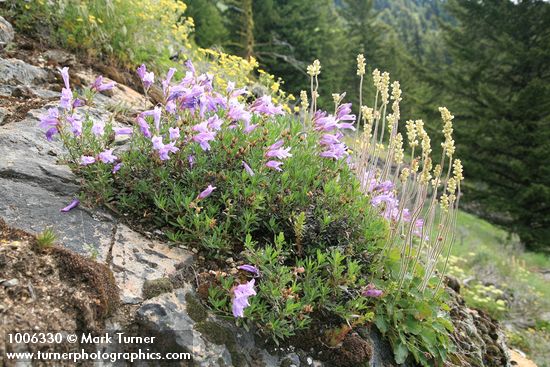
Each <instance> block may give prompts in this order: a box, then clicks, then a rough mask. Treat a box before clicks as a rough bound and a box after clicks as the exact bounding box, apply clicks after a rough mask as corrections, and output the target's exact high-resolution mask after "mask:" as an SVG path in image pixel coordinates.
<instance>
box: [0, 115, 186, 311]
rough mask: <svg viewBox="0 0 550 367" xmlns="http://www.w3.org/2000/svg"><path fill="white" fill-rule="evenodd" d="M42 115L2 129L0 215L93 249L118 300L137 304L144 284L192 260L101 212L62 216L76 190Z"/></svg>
mask: <svg viewBox="0 0 550 367" xmlns="http://www.w3.org/2000/svg"><path fill="white" fill-rule="evenodd" d="M45 112H46V108H44V109H40V110H32V111H30V112H29V114H28V117H27V118H25V119H23V120H21V121H18V122H13V123H10V124H9V125H5V126H2V127H1V128H0V157H2V158H1V159H0V187H2V190H0V217H1V218H2V219H3V220H4V221H5V222H6V223H7V224H8V225H10V226H13V227H15V228H19V229H22V230H25V231H28V232H30V233H39V232H42V231H43V230H44V229H45V228H47V227H51V228H53V230H54V232H55V233H56V235H57V236H58V240H59V242H60V243H62V244H63V245H64V246H66V247H68V248H70V249H71V250H73V251H75V252H77V253H80V254H82V255H85V256H88V255H90V254H89V249H90V248H94V249H95V250H94V251H97V260H98V261H101V262H105V263H107V264H108V265H109V266H110V267H111V269H112V270H113V273H114V276H115V280H116V281H117V284H118V286H119V287H120V289H121V299H122V301H123V302H125V303H138V302H140V301H141V300H142V296H141V291H142V287H143V282H145V281H146V280H150V279H156V278H160V277H164V276H167V275H169V274H170V273H171V272H173V271H175V265H176V264H177V263H181V262H185V261H191V254H190V253H189V252H186V251H183V250H181V249H179V248H174V247H170V246H168V245H167V244H164V243H161V242H159V241H151V240H149V239H147V238H145V237H144V236H142V235H140V234H139V233H137V232H135V231H132V230H131V229H130V228H128V227H127V226H125V225H121V224H118V223H117V220H116V219H115V218H113V217H112V216H111V215H109V214H107V213H105V212H103V211H101V210H93V211H91V210H89V209H87V208H85V207H83V206H80V207H78V208H75V209H73V210H71V211H70V212H68V213H62V212H60V209H61V208H63V207H65V206H66V205H67V204H68V203H70V202H71V200H72V199H73V198H74V197H75V195H76V194H77V193H78V190H79V186H78V184H77V182H76V177H75V176H74V174H73V173H72V172H71V170H70V169H69V167H67V166H65V165H60V164H58V162H57V161H58V158H60V157H61V156H63V154H64V150H63V147H62V144H61V142H60V141H58V140H53V141H51V142H49V141H47V140H46V139H45V137H44V132H43V131H42V130H41V129H40V128H39V126H38V117H39V116H40V115H41V114H44V113H45ZM84 112H86V113H88V114H89V116H91V118H93V119H105V120H107V119H108V118H109V114H108V112H106V111H104V110H98V109H93V108H86V109H82V113H84Z"/></svg>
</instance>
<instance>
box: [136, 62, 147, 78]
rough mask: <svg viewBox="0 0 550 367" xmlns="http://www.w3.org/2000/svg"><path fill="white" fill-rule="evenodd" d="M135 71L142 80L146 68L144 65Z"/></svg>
mask: <svg viewBox="0 0 550 367" xmlns="http://www.w3.org/2000/svg"><path fill="white" fill-rule="evenodd" d="M136 71H137V75H138V76H139V78H140V79H141V80H143V78H144V77H145V73H146V72H147V66H145V64H141V66H140V67H139V68H137V70H136Z"/></svg>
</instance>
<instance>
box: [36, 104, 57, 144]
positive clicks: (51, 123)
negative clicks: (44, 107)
mask: <svg viewBox="0 0 550 367" xmlns="http://www.w3.org/2000/svg"><path fill="white" fill-rule="evenodd" d="M59 124H60V120H59V111H58V109H57V108H49V109H48V112H47V113H46V114H45V115H42V116H41V117H40V125H39V126H40V128H42V129H47V131H46V139H47V140H48V141H51V140H52V139H53V136H54V135H55V134H57V133H58V130H57V127H58V125H59Z"/></svg>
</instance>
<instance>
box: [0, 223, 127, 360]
mask: <svg viewBox="0 0 550 367" xmlns="http://www.w3.org/2000/svg"><path fill="white" fill-rule="evenodd" d="M117 300H118V288H116V285H115V284H114V280H113V278H112V274H111V273H110V271H109V269H108V268H107V267H105V266H103V265H101V264H98V263H96V262H94V261H92V260H90V259H86V258H84V257H82V256H80V255H77V254H74V253H72V252H70V251H68V250H65V249H62V248H59V247H56V246H52V247H49V248H47V249H44V250H41V249H39V248H38V246H37V243H36V239H35V237H33V236H31V235H29V234H27V233H25V232H22V231H19V230H13V229H11V228H9V227H7V226H6V225H5V223H3V222H1V221H0V320H1V322H0V339H1V340H0V355H5V353H4V350H2V349H3V348H6V351H7V352H13V351H18V352H24V351H29V352H36V351H38V350H41V351H51V352H54V351H55V352H70V351H75V350H77V347H78V344H68V345H67V344H64V343H61V344H19V345H17V344H10V343H6V341H8V339H5V340H4V338H8V336H7V334H8V333H17V332H33V333H40V332H58V331H59V332H61V331H62V332H78V331H81V332H92V333H97V332H99V331H100V330H101V329H102V328H103V326H104V325H103V320H104V319H105V317H106V316H107V315H109V313H110V312H111V311H112V310H113V308H114V306H115V305H116V303H117ZM81 347H82V348H84V349H86V348H88V346H86V345H82V346H81ZM4 362H5V364H3V363H2V361H0V365H6V366H11V365H15V363H13V361H12V362H11V363H13V364H10V362H8V361H4ZM55 365H61V364H59V362H56V364H55Z"/></svg>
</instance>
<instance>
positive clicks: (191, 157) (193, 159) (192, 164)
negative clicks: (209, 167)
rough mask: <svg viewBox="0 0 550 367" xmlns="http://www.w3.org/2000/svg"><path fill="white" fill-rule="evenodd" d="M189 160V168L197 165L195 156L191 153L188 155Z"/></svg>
mask: <svg viewBox="0 0 550 367" xmlns="http://www.w3.org/2000/svg"><path fill="white" fill-rule="evenodd" d="M187 161H188V162H189V168H191V169H193V166H194V165H195V156H194V155H190V156H189V157H187Z"/></svg>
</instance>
